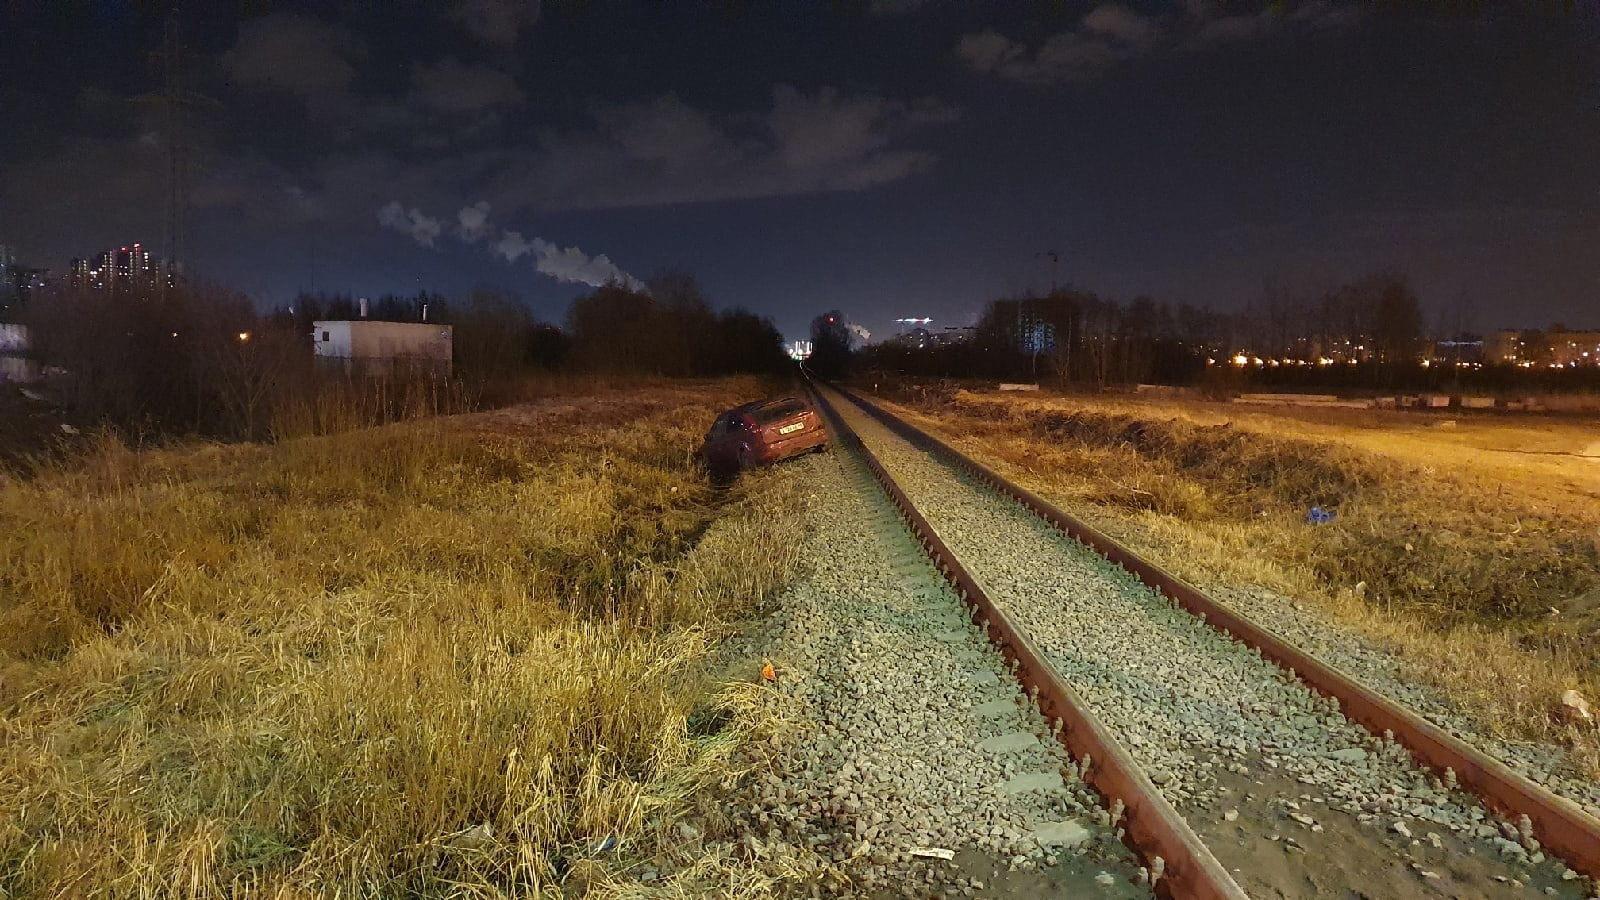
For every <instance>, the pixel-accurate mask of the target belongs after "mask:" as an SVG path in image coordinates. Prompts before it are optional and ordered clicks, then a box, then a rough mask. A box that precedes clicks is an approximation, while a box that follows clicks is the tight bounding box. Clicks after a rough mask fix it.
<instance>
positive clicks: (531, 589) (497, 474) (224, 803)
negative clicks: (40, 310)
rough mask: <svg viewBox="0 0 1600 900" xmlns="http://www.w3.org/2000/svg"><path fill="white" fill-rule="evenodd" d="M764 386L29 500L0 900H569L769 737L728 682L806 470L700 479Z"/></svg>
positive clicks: (297, 453) (12, 607) (87, 482)
mask: <svg viewBox="0 0 1600 900" xmlns="http://www.w3.org/2000/svg"><path fill="white" fill-rule="evenodd" d="M757 390H759V388H758V387H757V386H756V385H755V383H754V382H745V381H736V382H721V383H716V384H713V385H702V386H698V387H680V388H672V389H667V388H655V389H651V390H649V391H646V392H643V393H642V394H641V393H639V392H635V393H634V394H633V395H620V394H617V395H611V396H609V397H607V398H604V399H599V400H593V399H591V400H586V401H577V402H576V403H572V404H566V405H563V404H561V403H558V402H550V403H547V404H543V405H540V406H536V407H524V408H522V409H519V410H510V411H503V412H500V413H489V414H482V415H478V416H468V417H458V418H453V419H433V420H422V421H414V422H406V423H401V424H396V425H390V426H386V427H383V428H377V429H368V430H361V431H354V432H349V433H344V434H337V435H332V436H327V437H311V438H302V439H297V440H288V441H284V442H282V443H278V444H276V445H270V446H260V445H235V446H202V447H198V448H188V449H168V450H153V451H145V452H133V451H129V450H127V449H125V448H123V447H121V446H120V445H118V444H116V443H114V442H107V443H105V444H104V445H103V446H102V447H100V448H99V449H98V451H97V452H96V453H94V454H93V455H91V456H90V457H89V458H87V459H86V460H83V461H82V463H81V465H74V466H70V467H69V466H67V465H65V464H62V465H58V466H57V467H56V468H53V469H48V470H45V471H42V472H39V473H36V474H35V475H34V476H32V477H30V478H28V479H13V480H11V481H9V482H7V481H5V480H4V479H0V896H17V897H23V896H38V897H72V896H97V897H98V896H130V897H131V896H142V897H158V896H159V897H217V896H224V895H237V894H240V893H249V894H251V895H252V896H275V897H298V896H313V895H315V896H334V895H339V896H393V895H415V894H424V895H445V894H449V895H452V896H501V895H505V894H510V893H525V892H529V891H532V892H534V893H538V892H540V891H548V892H551V893H556V892H571V891H572V890H573V889H574V888H580V887H581V885H583V884H585V883H588V882H589V881H590V880H591V879H593V878H595V877H597V875H598V874H599V873H601V872H602V871H603V870H604V869H605V868H606V867H607V866H612V865H615V864H616V860H618V859H619V858H626V857H627V855H628V851H629V850H630V847H631V846H632V845H631V844H630V843H629V842H630V839H633V838H636V837H639V836H641V834H642V832H643V831H644V829H646V828H647V827H648V825H649V824H650V823H652V822H654V823H655V824H657V825H658V826H659V825H660V823H662V822H670V821H671V817H672V815H673V813H674V812H675V811H676V810H679V809H681V808H682V807H683V806H684V804H685V803H686V801H687V798H689V797H690V796H691V795H692V794H693V793H694V792H695V791H697V790H699V789H700V788H701V787H703V786H705V785H706V784H708V783H710V782H711V781H713V780H715V779H720V778H724V777H726V775H727V774H728V772H727V769H728V766H729V765H730V759H731V756H732V754H731V749H732V747H733V746H734V745H735V744H736V743H737V742H738V739H739V737H740V734H741V728H743V727H744V726H745V725H747V724H749V722H748V720H747V719H745V718H741V716H740V715H737V714H729V713H728V712H726V711H724V712H722V713H720V714H717V715H714V716H706V715H704V714H705V713H706V712H707V710H708V707H709V706H710V705H712V704H713V703H716V702H722V703H724V704H733V705H734V706H735V707H737V708H741V709H748V708H750V707H751V706H752V705H751V704H745V705H744V706H740V704H739V699H740V691H739V689H738V688H733V689H729V690H728V691H725V692H723V693H722V694H721V695H720V699H719V698H717V697H715V696H713V695H716V693H717V690H718V687H717V686H716V685H715V684H713V683H711V682H710V681H709V680H708V678H707V675H706V671H707V663H708V662H709V660H710V654H711V653H712V650H713V648H714V644H715V642H716V639H717V637H718V636H719V635H720V634H721V632H722V629H723V628H724V627H725V625H726V623H728V622H729V621H730V620H731V619H732V618H735V617H738V616H739V615H741V614H743V613H745V612H748V611H749V610H750V609H751V607H752V606H753V605H755V604H758V603H759V602H761V600H762V598H764V597H766V596H767V595H768V594H770V593H771V592H772V591H774V590H775V589H776V587H777V586H778V585H780V584H781V582H782V581H783V579H784V578H786V576H787V573H788V571H789V570H790V568H791V566H792V565H793V562H794V560H793V554H794V548H795V547H796V546H797V545H798V543H799V542H798V539H797V538H798V535H797V533H796V532H797V529H798V527H799V526H798V524H797V523H795V522H793V521H792V519H791V518H789V517H787V516H786V515H784V506H785V505H786V503H787V497H786V492H787V490H788V488H787V487H786V485H787V480H786V478H785V476H784V475H783V474H781V473H779V474H772V475H761V476H757V477H755V478H749V479H746V480H745V481H744V483H743V484H742V485H741V486H740V487H739V488H738V489H737V490H736V491H735V492H734V493H732V494H730V495H719V494H715V493H713V492H712V490H711V489H710V488H709V487H708V486H707V485H706V482H705V479H704V478H703V477H702V476H700V475H699V474H698V473H697V472H696V471H695V469H694V467H693V465H692V461H691V456H690V453H691V450H692V448H693V447H694V446H695V444H696V443H697V442H698V438H699V435H700V432H701V430H702V428H703V426H704V424H705V422H707V421H709V419H710V416H711V415H712V414H713V413H714V412H715V411H716V410H718V409H720V408H723V407H724V406H726V405H729V404H731V403H734V402H737V401H739V400H743V399H748V397H749V395H751V394H753V392H755V391H757ZM746 699H748V697H747V698H746ZM707 719H709V720H713V721H716V722H727V721H729V720H730V719H731V724H729V725H728V726H726V727H723V728H720V729H719V730H716V731H715V732H714V733H707V732H708V731H711V729H709V728H706V727H702V726H701V725H700V724H699V723H701V722H702V720H707ZM608 836H615V837H617V838H619V839H620V841H621V846H620V849H619V851H618V852H614V853H610V854H606V853H595V852H593V849H592V848H594V846H595V844H596V843H597V842H600V841H603V840H604V839H606V838H607V837H608Z"/></svg>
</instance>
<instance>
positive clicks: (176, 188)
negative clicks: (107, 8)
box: [161, 8, 189, 295]
mask: <svg viewBox="0 0 1600 900" xmlns="http://www.w3.org/2000/svg"><path fill="white" fill-rule="evenodd" d="M161 68H162V100H163V104H162V105H163V106H165V107H166V109H165V112H166V126H167V197H166V200H167V203H166V218H165V220H164V222H163V223H162V235H161V239H162V244H163V249H164V251H165V252H166V256H167V266H168V267H169V270H170V271H169V272H167V273H163V275H162V278H161V286H162V287H161V292H162V294H163V295H165V294H166V286H167V283H168V281H170V280H171V277H172V275H175V274H177V273H178V272H180V271H182V265H183V259H184V252H185V249H186V248H185V247H184V228H185V226H186V225H187V219H188V217H189V215H188V214H189V179H188V174H189V173H188V154H187V149H188V146H187V145H188V141H187V139H186V138H185V136H184V127H183V124H184V123H183V105H184V101H185V98H184V96H183V22H182V20H181V19H179V17H178V10H177V9H176V8H174V9H173V10H172V11H171V12H170V13H168V14H167V21H166V26H165V27H164V29H163V31H162V38H161Z"/></svg>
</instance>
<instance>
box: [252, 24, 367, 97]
mask: <svg viewBox="0 0 1600 900" xmlns="http://www.w3.org/2000/svg"><path fill="white" fill-rule="evenodd" d="M361 55H362V45H361V43H360V42H359V41H357V40H355V39H354V38H353V37H351V36H350V35H349V34H348V33H346V32H345V31H344V30H343V29H341V28H338V27H336V26H333V25H329V24H327V23H326V22H323V21H321V20H320V19H316V18H314V17H311V16H303V15H299V14H296V13H288V12H274V13H268V14H267V15H265V16H261V17H259V18H255V19H248V20H246V21H244V22H243V23H241V24H240V26H239V40H238V43H236V44H235V45H234V46H233V49H232V50H229V51H228V53H227V54H226V55H225V56H224V57H223V65H224V66H225V68H226V69H227V71H228V73H229V74H230V75H231V76H232V77H233V80H234V81H235V82H236V83H238V84H240V85H243V86H246V87H265V88H274V89H278V90H283V91H288V92H289V93H291V94H294V95H296V96H299V97H303V98H306V99H307V100H308V101H315V100H317V99H318V98H321V97H327V96H329V95H340V96H342V95H343V94H345V93H346V92H347V91H348V90H349V89H350V85H351V83H352V82H353V81H354V79H355V74H356V69H355V65H354V62H355V60H357V59H359V58H360V56H361Z"/></svg>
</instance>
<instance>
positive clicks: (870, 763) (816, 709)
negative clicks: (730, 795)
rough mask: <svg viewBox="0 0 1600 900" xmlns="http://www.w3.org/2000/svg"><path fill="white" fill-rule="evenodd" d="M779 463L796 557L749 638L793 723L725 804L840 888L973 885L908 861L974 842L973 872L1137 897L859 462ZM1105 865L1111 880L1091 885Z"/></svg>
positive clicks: (1086, 806)
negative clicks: (797, 533)
mask: <svg viewBox="0 0 1600 900" xmlns="http://www.w3.org/2000/svg"><path fill="white" fill-rule="evenodd" d="M789 465H792V466H795V467H797V468H799V469H800V470H801V471H800V476H801V477H802V478H803V479H804V480H805V482H806V483H807V484H808V486H809V488H808V491H807V493H808V496H807V498H806V503H805V510H804V514H805V515H806V516H807V517H808V519H809V523H810V526H811V527H810V529H809V532H808V535H809V536H808V537H807V540H806V545H805V548H804V551H805V552H804V554H803V558H804V560H805V562H804V563H803V567H802V571H801V573H800V576H799V577H798V578H797V580H796V582H795V583H794V584H793V586H792V587H790V588H789V589H788V590H787V591H786V592H785V593H784V594H783V596H782V597H781V598H779V602H778V604H777V607H778V612H776V613H775V614H774V615H773V616H772V617H771V618H770V619H769V620H768V621H767V622H766V623H764V626H763V627H762V629H761V636H760V637H759V638H758V639H757V644H758V646H759V647H760V648H761V652H762V653H764V655H765V656H766V657H767V658H768V659H770V660H771V662H772V663H773V665H774V670H775V673H776V675H777V682H776V686H775V687H776V690H777V691H779V692H780V693H782V694H783V695H784V699H785V702H784V704H783V705H784V706H785V707H786V708H789V709H793V710H797V711H798V712H799V714H800V719H801V720H802V723H803V724H802V726H801V728H800V730H799V733H798V734H797V735H795V736H793V738H792V739H791V740H789V741H788V742H786V744H785V746H783V747H782V749H781V752H780V753H779V756H780V763H779V765H777V767H776V768H775V769H774V770H773V771H771V772H770V773H768V774H765V775H763V776H760V777H759V778H757V779H756V780H755V782H754V783H753V784H751V785H749V786H748V787H747V789H746V794H747V795H748V796H745V797H742V798H740V800H739V801H738V802H739V803H740V805H741V806H742V807H743V806H746V805H748V809H749V812H750V817H749V818H750V821H748V822H747V827H749V828H750V829H752V831H753V832H754V834H755V835H756V837H757V838H758V839H759V840H760V841H762V842H764V845H765V846H766V847H768V848H770V849H771V852H772V855H775V856H781V855H783V850H784V848H785V846H786V845H787V846H791V847H800V846H804V847H809V848H811V849H812V850H814V851H815V852H816V853H817V854H818V855H820V856H821V857H822V858H823V859H824V860H826V861H828V862H829V863H831V864H833V865H835V866H836V867H838V868H839V869H840V870H841V871H843V872H845V873H846V874H847V875H848V876H849V877H850V879H851V884H850V885H849V888H848V890H846V891H845V893H854V892H857V891H866V890H871V889H873V888H888V887H891V886H895V887H901V886H907V885H911V884H916V885H919V886H920V890H919V891H918V895H919V896H926V895H927V891H928V890H929V889H940V890H943V889H946V888H947V887H949V885H950V884H951V883H956V884H957V887H958V888H961V887H964V888H965V890H958V893H975V892H977V889H976V888H974V887H973V886H972V883H971V882H972V880H971V879H967V878H966V877H965V876H964V875H961V873H959V872H958V871H957V870H956V867H955V866H954V865H953V864H952V863H949V862H945V861H943V860H940V859H937V858H930V857H926V856H918V855H915V854H914V851H917V850H940V849H942V850H950V851H952V852H956V853H960V852H962V851H979V852H980V853H981V854H982V857H981V858H980V860H979V862H978V863H977V864H976V865H977V866H979V867H980V868H981V867H983V866H985V865H987V866H988V868H986V869H984V871H983V878H981V879H977V880H978V881H983V882H992V881H993V878H992V874H991V873H992V872H993V871H994V870H999V871H1000V872H1003V873H1010V872H1012V871H1023V872H1028V871H1032V872H1035V873H1039V872H1040V871H1041V870H1045V871H1049V872H1051V873H1053V876H1052V877H1057V876H1058V880H1060V881H1067V882H1070V881H1072V880H1074V879H1075V878H1076V879H1078V880H1083V881H1084V883H1087V884H1089V885H1091V886H1092V887H1093V888H1094V890H1095V892H1096V893H1095V895H1096V896H1140V895H1143V894H1147V893H1148V891H1147V890H1140V889H1136V888H1135V886H1134V885H1133V884H1132V883H1131V882H1132V880H1133V879H1134V878H1135V877H1136V876H1135V874H1134V873H1135V872H1136V871H1137V863H1136V862H1135V861H1134V860H1133V858H1132V856H1131V854H1129V853H1128V851H1127V850H1126V848H1124V847H1123V846H1122V845H1121V844H1120V843H1118V842H1117V840H1116V837H1115V835H1113V834H1111V833H1109V832H1108V831H1107V830H1106V829H1104V828H1102V827H1100V826H1099V824H1098V816H1097V811H1098V807H1099V799H1098V797H1096V796H1095V795H1094V793H1093V792H1092V791H1091V790H1090V789H1089V788H1088V787H1087V786H1086V785H1084V784H1083V783H1082V782H1081V781H1079V780H1077V779H1076V777H1075V776H1074V775H1073V773H1072V770H1071V762H1070V760H1069V759H1068V758H1067V756H1066V754H1065V752H1064V751H1063V750H1062V748H1061V747H1060V745H1059V744H1058V743H1057V742H1056V741H1055V739H1054V738H1053V737H1052V736H1051V733H1050V731H1049V729H1048V727H1047V725H1046V723H1045V721H1044V720H1043V718H1042V717H1041V716H1040V714H1039V713H1038V711H1037V709H1036V708H1034V707H1033V706H1032V705H1031V703H1029V702H1027V700H1026V698H1025V696H1024V695H1023V694H1022V692H1021V690H1020V688H1019V687H1018V685H1017V684H1016V682H1015V681H1014V680H1013V679H1012V678H1011V677H1010V675H1009V673H1008V671H1007V669H1006V668H1005V666H1004V663H1003V661H1002V659H1001V657H1000V656H999V654H998V653H997V652H996V651H994V650H993V649H992V648H991V647H990V645H989V644H988V643H987V641H985V640H984V639H983V638H982V636H981V634H980V632H979V631H978V630H977V629H976V628H975V627H974V626H973V625H972V624H971V623H970V622H969V621H968V620H967V618H966V616H965V613H964V611H963V609H962V607H961V605H960V602H959V600H958V599H957V598H956V596H955V595H954V593H953V592H952V591H951V590H950V589H949V587H948V586H947V585H946V584H945V583H944V581H943V579H942V578H940V577H939V576H938V574H937V573H936V572H935V570H934V569H933V567H932V566H931V564H930V563H929V562H928V561H927V558H926V557H925V556H924V555H923V554H922V552H921V550H920V548H919V547H917V545H916V544H915V543H914V542H913V541H912V540H911V538H910V536H909V534H908V533H907V531H906V530H905V527H904V526H903V525H902V523H901V522H900V520H899V518H898V516H897V514H896V512H895V511H894V509H893V507H892V506H891V505H890V504H889V503H888V501H887V500H886V499H885V498H884V497H883V496H882V494H881V493H880V492H879V490H878V487H877V484H876V482H874V481H873V480H872V479H871V476H870V475H869V474H868V473H867V472H866V469H865V467H864V466H863V465H862V464H861V463H860V462H859V461H858V460H856V459H855V458H854V457H853V456H851V455H850V454H849V453H847V452H846V451H844V450H842V449H837V448H836V449H835V450H833V451H831V452H830V453H828V454H826V455H823V456H814V457H810V458H807V459H805V460H800V461H796V462H794V463H790V464H789ZM1063 772H1065V773H1066V775H1065V777H1064V776H1063ZM966 856H968V857H971V856H972V854H971V853H968V854H966ZM971 868H972V865H969V866H968V869H971ZM1107 873H1112V874H1113V875H1114V877H1113V878H1112V879H1111V884H1112V886H1111V887H1110V888H1107V887H1106V886H1105V885H1103V884H1101V883H1097V882H1095V881H1093V879H1094V878H1096V877H1098V876H1100V875H1102V874H1107ZM958 876H960V877H959V879H958ZM989 887H990V889H993V888H994V885H993V884H992V883H991V884H989Z"/></svg>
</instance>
